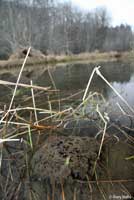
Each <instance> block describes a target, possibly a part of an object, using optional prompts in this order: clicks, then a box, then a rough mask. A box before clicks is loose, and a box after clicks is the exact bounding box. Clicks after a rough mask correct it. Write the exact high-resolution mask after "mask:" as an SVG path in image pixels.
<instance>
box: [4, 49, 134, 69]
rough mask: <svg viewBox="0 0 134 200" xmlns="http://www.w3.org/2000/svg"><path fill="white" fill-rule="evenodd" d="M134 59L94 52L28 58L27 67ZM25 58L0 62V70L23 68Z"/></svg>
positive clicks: (125, 54) (122, 54)
mask: <svg viewBox="0 0 134 200" xmlns="http://www.w3.org/2000/svg"><path fill="white" fill-rule="evenodd" d="M132 59H134V52H133V51H130V52H104V53H99V52H93V53H80V54H77V55H48V56H44V58H35V57H32V58H28V60H27V63H26V65H36V64H52V65H54V64H58V63H59V64H60V63H69V62H89V63H95V62H112V61H126V60H132ZM23 60H24V58H21V59H18V58H15V59H9V60H0V68H11V67H18V66H21V65H22V63H23Z"/></svg>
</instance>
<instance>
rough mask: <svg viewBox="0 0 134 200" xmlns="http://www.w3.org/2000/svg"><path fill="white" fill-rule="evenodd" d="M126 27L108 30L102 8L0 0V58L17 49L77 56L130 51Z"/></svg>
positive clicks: (130, 35)
mask: <svg viewBox="0 0 134 200" xmlns="http://www.w3.org/2000/svg"><path fill="white" fill-rule="evenodd" d="M133 39H134V38H133V32H132V29H131V27H130V26H129V25H123V24H122V25H120V26H116V27H112V26H111V24H110V17H109V14H108V12H107V10H106V9H105V8H103V7H101V8H97V9H95V10H94V11H92V12H88V13H87V12H83V11H80V10H79V9H77V8H76V7H74V6H72V5H71V3H59V2H58V0H57V1H56V0H0V47H1V48H0V58H7V57H8V56H9V55H10V54H11V53H12V52H14V51H15V50H16V49H17V48H19V47H24V46H29V45H30V46H33V47H34V48H37V49H40V50H41V51H42V52H43V53H46V54H50V53H55V54H62V53H64V54H72V53H73V54H77V53H81V52H92V51H96V50H97V51H101V52H102V51H126V50H131V49H132V46H133V45H132V44H133Z"/></svg>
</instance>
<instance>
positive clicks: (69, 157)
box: [31, 136, 134, 200]
mask: <svg viewBox="0 0 134 200" xmlns="http://www.w3.org/2000/svg"><path fill="white" fill-rule="evenodd" d="M99 145H100V141H97V140H96V139H94V138H89V137H78V136H70V137H66V136H58V137H50V138H48V139H47V140H46V141H45V143H44V144H43V145H42V146H41V147H40V148H39V149H38V150H37V151H36V152H35V154H34V155H33V158H32V159H31V169H32V170H31V177H32V182H31V187H32V188H33V191H34V193H35V194H36V196H37V199H39V200H44V199H55V200H56V199H57V200H59V199H63V196H64V197H65V199H69V200H71V199H73V198H75V199H78V200H87V199H89V200H90V199H94V200H97V199H109V197H110V195H115V196H121V197H123V196H124V197H126V199H132V196H133V195H134V193H133V192H134V173H133V170H134V160H133V159H128V158H129V157H130V156H131V155H133V152H134V147H133V144H131V143H129V142H126V141H117V140H116V138H114V137H110V138H107V139H106V140H105V142H104V144H103V149H102V152H101V156H100V158H99V160H98V161H97V164H96V167H95V171H94V166H95V162H96V159H97V155H98V151H99ZM124 188H125V189H124ZM118 199H119V198H118ZM122 199H123V198H122Z"/></svg>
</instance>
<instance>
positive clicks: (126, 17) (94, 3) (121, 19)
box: [66, 0, 134, 27]
mask: <svg viewBox="0 0 134 200" xmlns="http://www.w3.org/2000/svg"><path fill="white" fill-rule="evenodd" d="M66 1H68V0H66ZM70 1H71V2H72V3H73V4H75V5H77V6H79V7H80V8H83V9H85V10H92V9H94V8H96V7H98V6H105V7H106V8H107V9H108V11H109V12H110V15H111V18H112V24H113V25H119V24H121V23H124V24H130V25H132V26H133V27H134V0H70Z"/></svg>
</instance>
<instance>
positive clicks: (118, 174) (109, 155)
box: [0, 62, 134, 200]
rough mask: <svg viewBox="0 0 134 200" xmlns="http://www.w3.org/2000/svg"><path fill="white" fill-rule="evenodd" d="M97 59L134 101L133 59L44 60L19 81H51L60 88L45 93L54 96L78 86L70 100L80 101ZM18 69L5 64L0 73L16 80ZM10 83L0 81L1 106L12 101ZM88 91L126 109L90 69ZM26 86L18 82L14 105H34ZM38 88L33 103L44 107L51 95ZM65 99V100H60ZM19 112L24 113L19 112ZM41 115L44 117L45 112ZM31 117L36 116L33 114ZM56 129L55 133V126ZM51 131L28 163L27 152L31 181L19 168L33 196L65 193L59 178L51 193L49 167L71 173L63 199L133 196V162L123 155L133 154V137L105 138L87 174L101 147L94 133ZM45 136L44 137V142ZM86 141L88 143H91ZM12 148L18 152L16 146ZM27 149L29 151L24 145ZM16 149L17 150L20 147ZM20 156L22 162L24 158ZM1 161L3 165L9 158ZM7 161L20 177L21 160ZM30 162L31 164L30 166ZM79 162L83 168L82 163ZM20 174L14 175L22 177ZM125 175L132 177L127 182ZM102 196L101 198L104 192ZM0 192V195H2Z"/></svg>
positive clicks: (27, 69) (69, 92)
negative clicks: (46, 63) (55, 62)
mask: <svg viewBox="0 0 134 200" xmlns="http://www.w3.org/2000/svg"><path fill="white" fill-rule="evenodd" d="M99 65H100V66H101V68H100V71H101V73H102V75H103V76H104V77H105V78H106V79H107V80H108V81H109V82H110V84H111V85H112V86H113V87H114V88H115V89H116V90H118V92H119V93H120V94H121V95H122V96H123V97H124V98H125V99H126V100H127V102H128V103H129V104H130V105H131V106H132V107H134V93H133V86H134V63H131V62H125V63H121V62H110V63H106V62H103V63H96V64H94V63H69V64H64V65H63V64H59V65H56V66H44V65H40V66H26V67H25V69H24V71H23V74H22V77H21V80H20V82H21V83H26V84H30V80H32V81H33V84H35V85H39V86H44V87H45V86H51V88H52V89H58V90H60V92H59V93H58V95H57V94H56V95H55V96H54V97H53V96H52V97H51V93H48V94H47V96H48V97H49V98H52V99H53V98H54V99H55V98H58V99H59V98H63V97H65V98H66V97H68V96H70V95H73V94H75V93H78V92H79V94H80V95H79V96H76V99H73V100H72V102H73V103H74V101H79V103H80V101H81V99H82V97H83V94H84V90H85V88H86V86H87V83H88V80H89V78H90V75H91V73H92V70H93V69H94V67H96V66H99ZM18 73H19V69H14V68H12V69H3V70H1V71H0V79H1V80H4V81H10V82H16V80H17V76H18ZM13 89H14V87H9V86H7V85H6V86H3V85H0V102H1V104H0V106H1V108H2V109H3V106H4V105H5V104H7V105H8V106H9V103H10V101H11V97H12V94H13ZM89 91H92V92H98V93H101V94H103V96H104V98H105V99H106V100H107V101H108V102H111V104H112V105H113V110H115V111H116V110H117V108H118V109H119V107H117V106H116V103H117V102H119V103H120V105H121V106H122V107H123V108H124V109H126V107H125V106H124V104H123V103H122V101H121V100H120V99H119V97H118V96H117V95H115V93H114V92H113V91H112V89H111V88H110V87H109V86H108V85H107V84H106V83H105V82H104V80H102V79H101V78H100V77H99V76H97V75H96V74H95V75H94V77H93V79H92V82H91V85H90V88H89ZM28 92H29V90H28V91H27V90H24V91H20V88H18V91H17V93H16V96H15V99H14V104H15V106H20V107H21V106H23V104H24V105H25V103H27V104H26V105H25V106H33V102H32V98H31V93H28ZM36 92H37V91H35V101H36V105H37V106H38V108H40V107H42V108H46V107H47V106H48V105H47V104H48V103H46V101H49V100H50V99H47V98H46V96H42V93H44V91H43V92H42V91H41V93H40V91H38V93H36ZM9 93H10V95H9ZM52 95H53V93H52ZM19 96H21V97H19ZM29 96H30V98H29ZM16 99H17V101H16ZM72 102H69V103H71V104H72ZM21 103H22V104H21ZM60 103H61V102H60ZM64 104H66V102H64ZM57 105H58V104H57ZM45 106H46V107H45ZM52 106H53V104H52ZM52 108H53V107H52ZM21 114H22V116H23V113H21ZM13 117H14V116H13ZM17 117H18V116H17ZM17 117H16V119H17V120H18V119H19V118H17ZM19 117H20V120H22V117H21V115H20V116H19ZM27 117H28V120H29V119H30V120H31V117H32V115H31V113H28V116H27ZM38 117H39V116H38ZM41 117H43V115H42V116H41ZM32 119H34V120H35V118H34V116H33V118H32ZM38 119H39V118H38ZM24 122H25V120H24ZM90 128H91V127H90ZM4 130H5V129H4ZM89 130H90V129H89ZM11 131H12V132H13V134H14V131H15V132H16V127H15V129H13V130H12V129H11V127H10V129H9V133H10V132H11ZM17 131H18V133H19V132H20V131H21V130H20V127H17ZM43 131H44V133H45V134H48V130H43ZM54 131H55V130H54ZM90 131H91V130H90ZM90 131H89V132H90ZM37 132H38V131H37V130H36V133H37ZM32 133H34V132H32ZM45 134H44V137H46V135H45ZM55 134H57V132H56V133H55ZM60 134H61V133H60ZM36 135H37V134H36ZM53 136H54V137H53ZM53 136H52V138H51V137H50V138H48V141H47V142H46V140H45V141H44V140H42V141H41V142H42V143H41V144H45V145H41V147H40V146H38V149H39V150H37V151H35V153H34V156H33V159H32V164H31V163H30V162H31V158H30V162H29V165H31V166H32V167H33V172H32V171H31V177H30V180H31V182H30V184H31V185H29V175H28V181H27V177H26V175H24V174H23V176H24V178H22V179H23V180H22V182H23V184H24V185H25V186H26V187H25V188H30V189H29V191H31V188H33V191H34V193H35V194H38V198H37V199H39V200H44V197H46V198H45V199H57V200H59V199H60V200H63V199H65V198H63V195H61V186H60V187H59V183H57V184H56V185H54V188H55V190H57V191H58V192H57V193H56V192H55V194H53V192H52V191H53V190H52V188H51V186H50V184H48V177H47V175H48V174H47V172H51V171H52V172H53V173H54V175H55V176H58V178H59V174H60V172H62V173H63V175H66V176H67V177H68V176H69V177H70V178H71V179H70V178H69V179H67V181H66V180H65V183H64V190H65V196H67V195H68V196H67V197H68V198H67V199H69V200H72V199H78V200H87V199H94V200H96V199H109V198H113V199H114V197H115V198H116V197H117V196H119V198H120V199H121V198H122V196H123V195H124V198H125V199H131V197H132V195H134V193H133V191H134V186H133V179H134V173H133V167H134V164H133V159H124V158H128V157H130V156H133V152H134V148H133V141H131V143H126V140H125V142H124V141H119V142H117V141H116V140H114V141H113V140H110V141H109V140H107V141H106V143H105V144H104V148H103V150H102V152H103V153H102V156H101V157H100V160H99V162H98V166H97V170H98V171H97V177H92V176H91V175H92V173H91V174H90V169H92V168H94V162H91V161H92V160H93V161H94V159H96V156H97V153H98V149H99V147H98V144H99V142H98V141H96V139H95V138H92V139H93V142H92V139H91V138H90V139H89V137H88V139H85V138H84V139H81V138H80V137H76V136H73V137H70V139H68V137H66V136H63V137H62V135H59V137H57V135H56V137H55V135H53ZM35 139H36V138H35ZM114 139H115V138H114ZM116 139H117V138H116ZM125 139H126V138H125ZM90 140H91V141H90ZM70 141H71V142H70ZM45 142H46V143H47V145H46V143H45ZM85 142H86V143H85ZM94 142H95V144H94ZM33 143H34V140H33ZM89 143H90V146H91V147H90V146H89ZM74 144H76V145H74ZM85 144H86V145H85ZM87 144H88V145H87ZM9 147H10V146H9ZM15 148H16V146H15ZM19 148H20V147H19ZM24 149H25V148H24ZM20 150H22V149H20ZM15 151H16V152H17V149H15ZM44 151H45V153H44ZM88 151H89V154H88V156H89V157H88V156H86V153H87V152H88ZM11 152H12V149H11ZM25 152H27V149H26V151H25ZM70 152H71V154H70ZM83 152H84V153H83ZM13 153H14V152H13ZM17 153H18V155H19V152H17ZM23 153H24V152H23ZM23 153H22V155H21V158H18V159H20V160H19V161H18V162H16V163H17V164H18V165H20V164H19V163H21V162H20V161H21V160H22V161H23V159H24V157H25V156H24V155H23ZM32 154H33V152H32ZM13 155H14V154H13ZM68 155H69V156H68ZM70 155H71V156H70ZM4 156H5V155H3V157H4ZM67 156H68V157H67ZM80 156H81V157H80ZM50 158H51V159H52V160H51V159H50ZM65 159H66V160H65ZM67 159H69V161H68V162H69V164H66V165H67V166H66V165H65V163H66V162H67ZM82 159H83V160H82ZM9 160H10V159H9ZM65 161H66V162H65ZM80 161H81V162H80ZM23 162H24V163H25V160H24V161H23ZM23 162H22V164H21V165H20V166H24V167H23V170H22V169H21V170H20V171H26V172H27V170H26V169H25V168H26V167H27V166H26V165H24V163H23ZM26 162H27V161H26ZM5 163H6V165H7V162H5ZM71 163H73V164H74V165H73V166H72V168H73V171H70V169H68V165H70V164H71ZM83 163H84V166H83ZM85 163H86V164H85ZM79 165H80V167H79ZM11 166H12V167H13V168H14V167H15V170H16V171H17V173H18V174H19V178H20V171H19V170H18V169H20V168H19V166H17V165H16V164H14V163H13V164H12V165H11ZM31 166H30V168H29V169H31ZM61 166H62V167H61ZM81 166H82V167H84V168H81ZM45 167H46V168H45ZM61 168H62V169H61ZM72 168H71V170H72ZM27 169H28V168H27ZM7 170H8V167H7V166H6V167H5V168H4V167H3V173H6V171H7ZM45 170H46V171H45ZM47 170H48V171H47ZM84 170H85V171H84ZM16 171H14V169H13V172H14V177H16ZM32 173H33V174H34V175H35V177H34V176H33V174H32ZM87 173H88V175H90V176H89V178H91V179H90V181H91V183H92V184H91V186H90V185H89V184H88V182H87V179H85V177H87ZM7 174H8V173H7ZM43 174H44V175H43ZM57 174H58V175H57ZM23 176H22V177H23ZM32 176H33V177H32ZM43 176H44V177H43ZM5 177H6V175H5ZM63 177H64V176H63ZM19 178H18V180H19V181H20V179H19ZM96 178H98V179H100V180H101V181H102V182H101V183H99V184H98V183H97V184H96V182H95V181H96ZM24 179H25V181H24ZM111 180H115V183H114V182H113V183H112V184H111V182H112V181H111ZM120 180H123V181H124V180H125V181H124V182H123V183H122V182H119V181H120ZM129 180H130V181H131V182H127V181H129ZM45 181H46V182H45ZM92 181H93V182H92ZM105 181H106V182H105ZM116 181H117V182H116ZM25 182H26V183H25ZM11 183H12V182H11ZM82 183H83V184H82ZM84 184H85V185H84ZM61 185H62V184H61ZM9 186H10V183H9ZM83 186H84V187H83ZM89 189H90V193H89ZM21 190H22V193H25V194H24V195H25V196H27V194H26V193H27V191H28V189H23V187H22V188H21ZM92 191H93V192H92ZM0 193H1V194H2V192H1V189H0ZM75 193H76V194H77V195H76V196H75V195H74V194H75ZM102 193H103V194H102ZM47 194H50V197H51V196H52V198H49V196H46V195H47ZM28 195H29V194H28ZM104 196H105V198H103V197H104ZM53 197H55V198H53ZM76 197H77V198H76ZM89 197H90V198H89ZM127 197H128V198H127ZM0 198H1V199H2V197H1V196H0ZM119 198H118V199H119ZM14 199H15V198H14ZM19 199H23V198H19ZM24 199H25V200H28V199H29V196H27V197H26V198H24Z"/></svg>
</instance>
